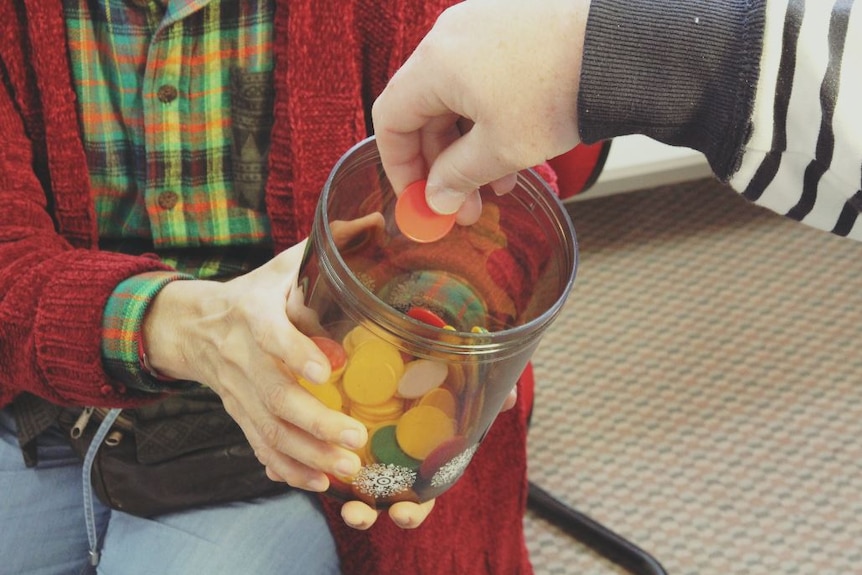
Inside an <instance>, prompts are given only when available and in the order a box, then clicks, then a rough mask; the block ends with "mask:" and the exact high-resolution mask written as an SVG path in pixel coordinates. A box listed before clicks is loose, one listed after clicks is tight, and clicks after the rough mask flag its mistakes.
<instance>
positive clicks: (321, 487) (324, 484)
mask: <svg viewBox="0 0 862 575" xmlns="http://www.w3.org/2000/svg"><path fill="white" fill-rule="evenodd" d="M305 488H306V489H307V490H308V491H318V492H321V491H326V490H327V489H329V480H328V479H326V478H321V477H315V478H313V479H311V480H309V481H308V483H306V484H305Z"/></svg>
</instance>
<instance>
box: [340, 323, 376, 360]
mask: <svg viewBox="0 0 862 575" xmlns="http://www.w3.org/2000/svg"><path fill="white" fill-rule="evenodd" d="M375 339H377V336H376V335H374V334H373V333H371V332H370V331H368V330H367V329H365V328H364V327H362V326H361V325H357V326H356V327H354V328H353V329H351V330H350V331H349V332H347V335H345V336H344V339H343V340H342V341H341V346H342V347H343V348H344V351H346V352H347V355H353V352H354V351H355V350H356V348H357V347H358V346H360V345H362V344H363V343H364V342H366V341H371V340H375Z"/></svg>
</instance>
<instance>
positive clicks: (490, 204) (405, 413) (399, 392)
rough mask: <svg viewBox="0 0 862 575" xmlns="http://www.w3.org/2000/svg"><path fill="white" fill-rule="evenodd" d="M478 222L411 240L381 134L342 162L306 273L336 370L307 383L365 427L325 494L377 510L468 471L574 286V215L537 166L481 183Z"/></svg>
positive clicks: (302, 283)
mask: <svg viewBox="0 0 862 575" xmlns="http://www.w3.org/2000/svg"><path fill="white" fill-rule="evenodd" d="M482 196H483V211H482V217H481V218H480V220H479V222H477V223H476V224H474V225H472V226H459V225H456V226H455V227H454V228H453V229H452V231H450V232H449V233H448V234H447V235H446V236H445V237H444V238H443V239H441V240H439V241H436V242H433V243H417V242H414V241H412V240H410V239H408V238H406V237H405V236H403V235H402V234H401V233H400V232H399V230H398V228H397V226H396V225H395V222H394V217H393V210H394V204H395V200H396V196H395V194H394V193H393V191H392V188H391V185H390V184H389V182H388V180H387V179H386V176H385V174H384V173H383V170H382V167H381V165H380V161H379V156H378V152H377V146H376V142H375V140H374V138H373V137H372V138H369V139H367V140H364V141H362V142H360V143H359V144H357V145H356V146H354V147H353V148H352V149H350V150H349V151H348V152H347V153H346V154H345V155H344V156H343V157H342V158H341V159H340V160H339V161H338V163H337V164H336V165H335V167H334V168H333V170H332V173H331V174H330V177H329V179H328V180H327V182H326V184H325V186H324V189H323V192H322V195H321V198H320V203H319V204H318V207H317V211H316V214H315V220H314V225H313V229H312V233H311V236H310V239H309V242H308V247H307V251H306V254H305V257H304V260H303V264H302V268H301V271H300V276H299V287H300V289H301V291H302V293H303V294H304V296H303V297H304V300H305V306H306V307H307V308H309V310H310V311H311V313H309V314H307V315H308V317H310V318H311V321H309V322H306V323H307V325H303V326H301V327H302V329H303V330H304V331H306V333H310V334H311V335H313V336H315V337H317V338H318V339H317V341H318V344H319V345H320V346H321V347H322V348H326V349H325V350H326V351H327V353H328V354H329V357H330V360H331V361H332V363H333V377H332V379H331V380H330V382H328V383H327V384H325V385H321V386H314V385H312V384H310V383H303V385H305V386H306V388H307V389H308V390H309V391H311V392H312V393H313V394H314V395H316V396H317V397H318V398H320V399H321V401H323V402H324V403H325V404H327V405H328V406H330V407H332V408H334V409H341V410H343V411H344V412H345V413H347V414H349V415H351V416H353V417H355V418H356V419H358V420H360V421H362V422H363V423H364V424H365V425H366V427H367V428H368V430H369V441H368V444H367V446H366V448H364V449H363V450H361V451H360V452H359V455H360V457H361V458H362V462H363V467H362V470H361V471H360V472H359V474H357V475H356V476H354V477H332V478H331V480H332V481H331V485H332V486H331V488H330V494H331V495H333V496H336V497H338V498H341V499H345V500H351V499H360V500H362V501H365V502H366V503H368V504H370V505H372V506H375V507H378V508H380V507H386V506H388V505H390V504H392V503H394V502H397V501H404V500H410V501H415V502H422V501H427V500H429V499H431V498H434V497H437V496H438V495H440V494H441V493H443V492H444V491H446V490H447V489H448V488H449V487H451V486H452V485H453V484H454V483H455V481H456V480H457V479H458V478H459V477H460V476H461V475H462V474H463V472H464V470H465V469H466V467H467V465H468V464H469V462H470V460H471V458H472V457H473V455H474V453H475V452H476V450H477V449H479V445H480V443H481V441H482V439H483V437H484V436H485V434H486V432H487V431H488V429H489V427H490V426H491V424H492V423H493V421H494V419H495V417H496V416H497V414H498V413H499V410H500V408H501V407H502V405H503V403H504V401H505V399H506V397H507V395H508V394H509V392H510V391H511V389H512V388H513V386H514V385H515V384H516V382H517V380H518V378H519V376H520V375H521V373H522V372H523V370H524V368H525V367H526V364H527V362H528V361H529V359H530V357H531V356H532V354H533V352H534V351H535V349H536V346H537V345H538V344H539V342H540V340H541V337H542V335H543V334H544V333H545V330H546V329H547V328H548V326H549V325H551V323H552V322H553V321H554V319H555V318H556V317H557V315H558V313H559V311H560V309H561V307H562V306H563V304H564V302H565V300H566V297H567V296H568V294H569V292H570V291H571V288H572V284H573V282H574V279H575V272H576V269H577V257H578V252H577V242H576V239H575V233H574V229H573V227H572V223H571V220H570V219H569V217H568V214H567V213H566V210H565V208H564V207H563V206H562V204H561V203H560V202H559V200H557V198H556V197H555V196H554V194H553V192H552V190H551V189H550V188H549V187H548V186H547V184H546V183H545V182H544V180H542V179H541V178H540V177H539V176H538V175H537V174H536V173H535V172H533V171H531V170H526V171H524V172H522V173H521V174H519V177H518V183H517V185H516V188H515V190H513V191H512V193H510V194H506V195H504V196H501V197H497V196H496V195H495V194H494V193H493V192H491V191H487V192H485V191H483V192H482Z"/></svg>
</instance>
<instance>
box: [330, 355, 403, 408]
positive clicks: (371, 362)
mask: <svg viewBox="0 0 862 575" xmlns="http://www.w3.org/2000/svg"><path fill="white" fill-rule="evenodd" d="M341 385H342V388H343V389H344V393H345V394H346V395H347V397H348V398H350V401H351V402H355V403H358V404H361V405H379V404H381V403H384V402H385V401H387V400H388V399H389V398H390V397H392V396H393V395H395V391H396V390H397V389H398V376H397V375H396V374H395V368H393V367H392V365H390V364H388V363H384V362H381V361H377V360H376V359H375V358H374V357H371V356H368V357H361V358H357V359H355V360H354V359H353V358H351V359H350V361H349V362H348V363H347V369H345V370H344V375H343V376H342V378H341Z"/></svg>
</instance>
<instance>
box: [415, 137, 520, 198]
mask: <svg viewBox="0 0 862 575" xmlns="http://www.w3.org/2000/svg"><path fill="white" fill-rule="evenodd" d="M483 134H484V133H483V130H482V129H481V127H480V126H479V125H475V126H473V129H471V130H470V131H469V132H467V133H466V134H464V135H463V136H461V137H460V138H458V139H457V140H455V141H454V142H453V143H452V144H451V145H450V146H448V147H447V148H446V149H444V150H443V151H442V152H440V154H439V155H438V156H437V158H436V159H435V160H434V163H433V164H431V169H430V170H429V171H428V180H427V182H426V185H425V199H426V201H427V202H428V206H429V207H430V208H431V209H432V210H434V211H435V212H437V213H438V214H454V213H455V212H457V211H458V209H459V208H460V207H461V206H462V205H463V204H464V202H465V201H466V199H467V196H468V195H469V194H470V193H471V192H473V191H475V190H477V189H478V188H480V187H481V186H484V185H485V184H488V183H490V182H494V181H496V180H499V179H500V178H503V177H504V176H508V175H510V174H512V173H514V172H517V171H518V167H517V166H511V165H509V163H508V162H506V161H504V159H503V157H502V156H501V155H500V154H499V153H498V152H499V147H495V146H494V145H492V143H491V142H490V141H489V139H488V138H485V137H484V135H483Z"/></svg>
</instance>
